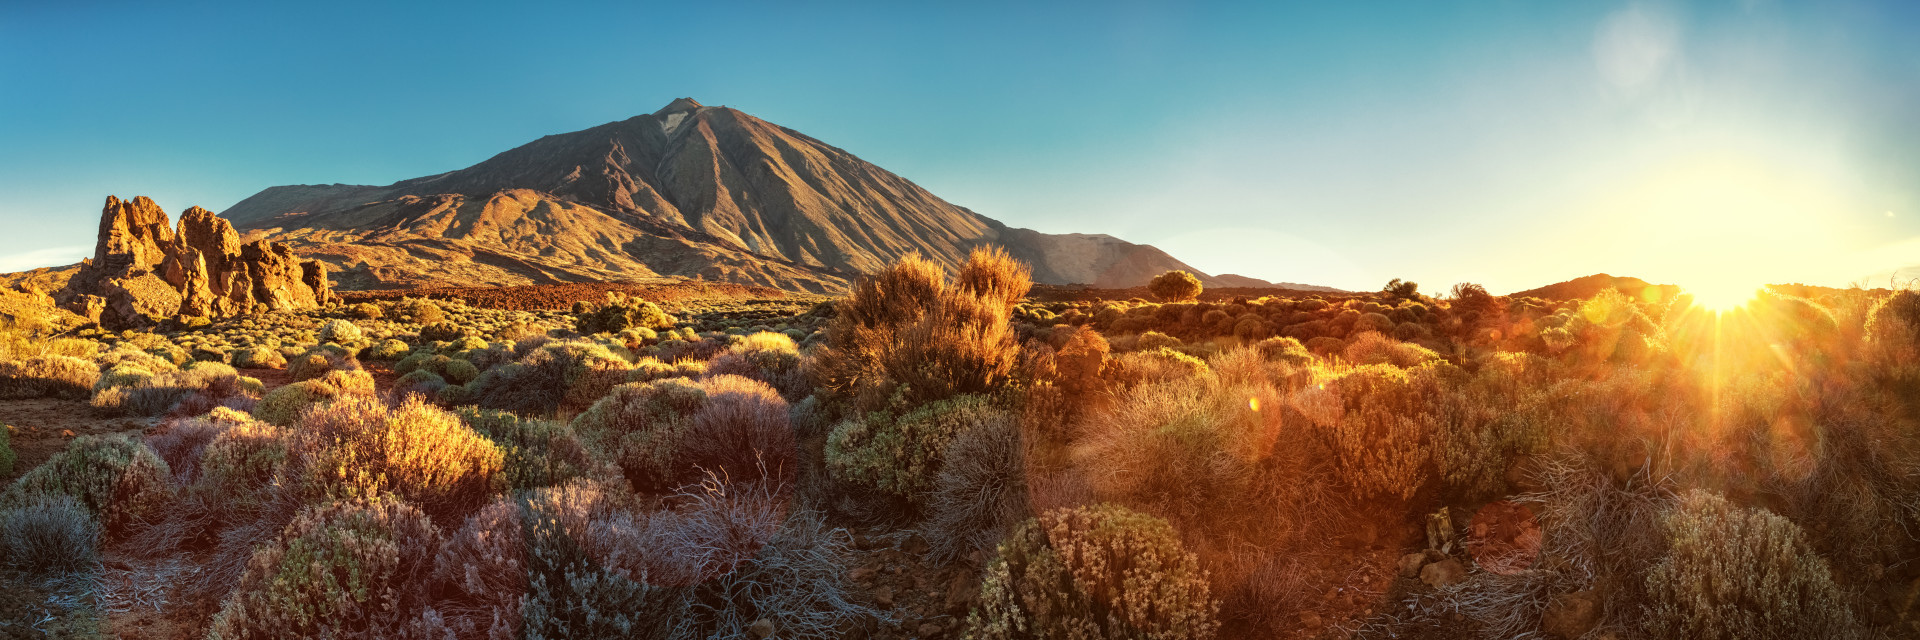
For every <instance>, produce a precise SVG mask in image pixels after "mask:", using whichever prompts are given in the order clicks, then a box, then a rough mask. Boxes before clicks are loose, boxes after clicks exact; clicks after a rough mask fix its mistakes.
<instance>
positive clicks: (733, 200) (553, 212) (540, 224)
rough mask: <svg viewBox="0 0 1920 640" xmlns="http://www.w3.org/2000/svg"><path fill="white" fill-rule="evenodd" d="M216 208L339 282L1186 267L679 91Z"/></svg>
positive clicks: (1147, 274)
mask: <svg viewBox="0 0 1920 640" xmlns="http://www.w3.org/2000/svg"><path fill="white" fill-rule="evenodd" d="M222 215H223V216H224V217H226V218H227V219H229V220H231V221H233V223H234V224H235V225H236V226H238V227H239V228H240V229H242V230H245V231H248V232H250V233H251V234H258V235H264V236H267V237H271V238H273V239H274V240H275V241H279V242H285V243H288V244H289V245H292V246H294V247H295V248H296V249H298V250H300V251H301V252H302V253H304V254H307V255H310V256H312V257H315V258H318V259H320V260H322V261H325V262H327V263H329V264H330V265H331V266H332V267H333V268H334V270H335V272H336V273H337V274H338V277H339V278H340V280H341V285H342V286H343V287H345V288H400V287H411V286H424V285H441V286H444V285H449V284H453V285H512V284H540V283H552V282H569V281H586V280H636V279H646V278H651V277H659V276H680V277H699V278H704V279H708V280H720V281H731V282H740V283H746V284H759V285H769V286H776V287H782V288H787V289H794V290H808V291H820V292H824V291H832V290H839V289H841V288H844V287H845V286H846V285H847V284H848V282H849V281H850V280H851V279H852V278H854V277H857V276H858V275H859V274H861V273H867V272H871V271H873V270H876V269H878V268H880V267H881V266H883V265H885V264H887V263H888V262H891V261H893V260H894V259H897V258H899V257H901V256H903V255H906V254H909V253H920V254H922V255H925V256H927V257H929V258H931V259H933V260H935V261H937V262H940V263H943V264H946V265H948V266H954V265H957V264H959V263H960V262H961V261H962V260H964V259H965V258H966V255H967V253H968V252H969V251H971V250H972V249H973V248H974V247H976V246H980V245H999V246H1003V247H1006V248H1007V250H1008V251H1009V252H1010V253H1012V254H1013V255H1014V256H1015V257H1018V258H1020V259H1022V260H1026V261H1027V262H1028V263H1030V264H1032V265H1033V267H1034V278H1035V280H1036V281H1039V282H1043V283H1053V284H1070V283H1086V284H1093V285H1097V286H1112V287H1124V286H1135V285H1139V284H1142V283H1144V282H1145V281H1146V280H1147V279H1148V278H1151V277H1152V276H1154V275H1157V274H1159V273H1160V272H1163V271H1166V270H1169V269H1185V270H1188V271H1193V272H1194V273H1196V274H1199V272H1198V271H1197V270H1195V269H1193V268H1192V267H1190V266H1187V265H1186V264H1184V263H1182V262H1180V261H1179V260H1176V259H1174V258H1173V257H1172V256H1169V255H1167V254H1166V253H1165V252H1162V251H1160V250H1159V249H1155V248H1153V247H1151V246H1147V245H1138V244H1133V243H1130V242H1126V241H1123V240H1120V239H1118V238H1114V237H1111V236H1106V235H1087V234H1045V233H1039V232H1036V231H1031V230H1028V229H1018V228H1011V227H1008V226H1006V225H1004V224H1001V223H1000V222H998V221H995V220H993V219H990V218H987V217H985V216H982V215H980V214H977V213H974V212H973V211H971V210H969V209H966V208H965V207H960V206H957V205H954V204H952V203H950V202H947V201H945V200H942V199H940V198H939V197H938V196H935V195H933V194H932V193H929V192H928V191H927V190H925V189H922V188H920V186H919V185H916V184H914V183H913V182H911V181H908V180H907V179H905V178H902V177H900V176H898V175H894V174H893V173H891V172H888V171H887V170H885V169H881V168H880V167H877V166H874V165H873V164H871V163H868V162H866V161H864V160H861V159H859V158H857V157H854V155H853V154H850V153H847V152H846V151H844V150H841V149H839V148H836V147H833V146H831V145H828V144H826V143H823V142H821V141H819V140H815V139H813V138H811V137H808V136H806V135H805V134H802V133H800V132H798V131H794V130H792V129H788V128H786V127H782V126H779V125H775V124H773V123H770V122H767V121H765V120H761V119H759V118H756V117H753V116H751V115H748V114H746V113H744V112H741V111H738V110H735V109H731V108H727V107H724V106H722V107H708V106H705V105H702V104H700V103H699V102H698V101H696V100H694V99H692V98H679V99H676V100H674V101H673V102H671V103H669V104H667V106H666V107H664V108H662V109H660V110H659V111H655V112H653V113H650V114H644V115H638V116H634V117H632V118H628V119H626V120H621V121H618V122H609V123H607V124H603V125H600V126H597V127H593V128H591V129H585V130H581V131H575V132H572V133H563V134H558V135H550V136H546V137H543V138H540V139H539V140H535V141H533V142H530V143H527V144H524V145H521V146H519V147H517V148H514V149H511V150H508V151H506V152H504V153H501V154H499V155H496V156H494V157H492V158H489V159H487V160H486V161H484V162H481V163H479V164H476V165H473V166H471V167H467V168H465V169H460V170H457V171H451V172H447V173H443V174H439V175H434V176H427V177H422V178H414V179H411V180H402V181H400V182H396V183H393V184H391V185H387V186H361V185H342V184H333V185H296V186H282V187H272V188H269V189H266V190H264V191H261V192H260V193H258V194H255V195H254V196H252V197H250V198H247V199H246V200H243V201H241V202H239V203H238V204H235V205H234V206H233V207H232V208H229V209H227V210H226V211H225V212H223V213H222ZM1200 275H1201V276H1202V279H1203V280H1208V279H1210V277H1208V276H1205V275H1204V274H1200Z"/></svg>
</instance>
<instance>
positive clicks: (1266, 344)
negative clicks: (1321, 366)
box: [1254, 337, 1315, 367]
mask: <svg viewBox="0 0 1920 640" xmlns="http://www.w3.org/2000/svg"><path fill="white" fill-rule="evenodd" d="M1254 348H1256V349H1259V350H1260V355H1261V357H1264V358H1266V359H1268V360H1271V361H1274V362H1281V363H1286V364H1289V365H1293V366H1296V367H1304V366H1306V365H1309V364H1313V362H1314V360H1315V358H1314V357H1313V352H1311V351H1308V350H1307V348H1306V346H1304V345H1302V344H1300V341H1299V340H1296V339H1294V338H1289V337H1276V338H1267V339H1265V340H1261V341H1260V342H1259V343H1257V344H1255V345H1254Z"/></svg>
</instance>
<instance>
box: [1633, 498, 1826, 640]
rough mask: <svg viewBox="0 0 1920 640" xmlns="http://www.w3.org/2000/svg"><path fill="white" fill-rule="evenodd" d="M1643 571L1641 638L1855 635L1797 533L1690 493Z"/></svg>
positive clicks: (1818, 562) (1821, 563) (1768, 516)
mask: <svg viewBox="0 0 1920 640" xmlns="http://www.w3.org/2000/svg"><path fill="white" fill-rule="evenodd" d="M1665 525H1666V532H1667V542H1668V545H1669V550H1668V552H1667V555H1666V557H1665V558H1662V559H1661V560H1660V562H1659V563H1658V564H1655V565H1654V566H1653V568H1652V569H1649V570H1648V571H1647V577H1646V584H1647V593H1648V596H1649V597H1650V598H1651V599H1652V601H1653V603H1652V604H1651V606H1648V607H1647V618H1646V624H1647V631H1648V632H1649V633H1651V634H1653V635H1654V636H1655V637H1662V638H1704V639H1708V640H1714V639H1720V638H1725V639H1734V638H1742V639H1744V638H1782V639H1785V638H1846V637H1854V636H1855V635H1856V634H1857V633H1858V632H1859V631H1860V628H1859V626H1858V624H1857V623H1856V622H1855V620H1854V618H1853V614H1852V611H1851V610H1850V609H1849V608H1848V599H1847V597H1846V595H1845V594H1844V593H1843V592H1842V591H1841V590H1840V588H1839V587H1838V586H1835V585H1834V583H1833V577H1832V575H1831V574H1830V573H1829V572H1828V569H1827V561H1826V560H1824V559H1822V558H1821V557H1820V556H1819V555H1818V554H1816V553H1815V552H1814V550H1813V547H1812V546H1811V545H1809V544H1808V543H1807V540H1806V536H1805V534H1804V533H1802V532H1801V530H1800V527H1798V526H1796V525H1794V524H1793V523H1792V522H1790V521H1788V520H1787V519H1785V518H1782V517H1780V516H1777V515H1774V514H1772V513H1770V512H1768V511H1766V510H1764V509H1755V508H1744V507H1740V506H1738V505H1734V504H1732V503H1730V502H1727V500H1726V499H1725V498H1722V497H1720V496H1719V495H1718V494H1714V493H1709V492H1705V491H1699V490H1695V491H1691V492H1688V493H1687V494H1685V495H1683V496H1681V497H1680V499H1679V501H1678V502H1677V503H1675V504H1674V506H1673V510H1672V511H1671V512H1670V513H1669V514H1668V515H1667V516H1666V520H1665Z"/></svg>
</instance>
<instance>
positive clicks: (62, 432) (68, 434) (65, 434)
mask: <svg viewBox="0 0 1920 640" xmlns="http://www.w3.org/2000/svg"><path fill="white" fill-rule="evenodd" d="M60 437H62V438H71V437H74V436H73V430H72V429H61V430H60Z"/></svg>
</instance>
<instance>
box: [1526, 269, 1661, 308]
mask: <svg viewBox="0 0 1920 640" xmlns="http://www.w3.org/2000/svg"><path fill="white" fill-rule="evenodd" d="M1609 288H1612V289H1619V290H1620V293H1624V294H1627V295H1629V296H1633V297H1636V298H1639V299H1641V300H1646V301H1649V302H1660V301H1665V300H1669V299H1672V298H1673V297H1674V296H1677V295H1680V287H1679V286H1678V285H1671V284H1652V283H1649V282H1647V281H1645V280H1641V279H1639V278H1635V277H1631V276H1610V275H1607V274H1604V273H1596V274H1593V275H1590V276H1586V277H1581V278H1574V279H1572V280H1568V281H1566V282H1559V283H1554V284H1550V285H1547V286H1544V287H1540V288H1538V289H1528V290H1526V291H1516V292H1514V293H1511V294H1508V295H1509V296H1511V297H1515V298H1542V299H1547V300H1577V299H1584V298H1591V297H1593V296H1594V294H1597V293H1600V292H1601V291H1605V290H1607V289H1609Z"/></svg>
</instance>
